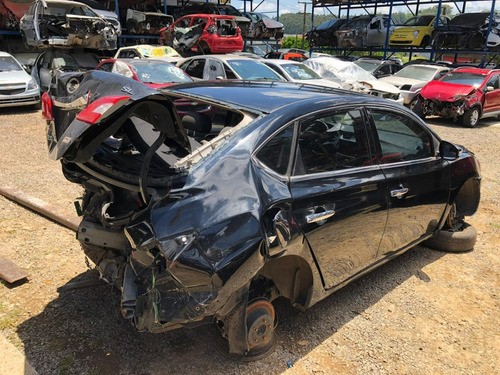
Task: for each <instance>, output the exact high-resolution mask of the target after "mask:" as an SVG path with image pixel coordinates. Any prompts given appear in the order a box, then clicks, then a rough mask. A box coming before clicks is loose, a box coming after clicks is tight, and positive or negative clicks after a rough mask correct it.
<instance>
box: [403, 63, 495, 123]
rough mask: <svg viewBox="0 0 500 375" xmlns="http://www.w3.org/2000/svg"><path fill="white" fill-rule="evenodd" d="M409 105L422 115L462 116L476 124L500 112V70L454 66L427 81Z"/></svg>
mask: <svg viewBox="0 0 500 375" xmlns="http://www.w3.org/2000/svg"><path fill="white" fill-rule="evenodd" d="M410 108H411V109H412V110H413V112H415V113H416V114H417V115H418V116H420V117H421V118H425V117H426V116H430V115H437V116H442V117H447V118H452V119H454V120H457V119H461V121H462V124H463V125H464V126H465V127H468V128H473V127H475V126H477V125H478V123H479V120H480V119H481V118H485V117H498V116H500V70H489V69H479V68H458V69H455V70H453V71H451V72H449V73H448V74H446V75H444V76H443V77H442V78H441V79H439V80H434V81H431V82H429V83H428V84H427V85H425V86H424V87H423V88H422V90H421V91H420V94H419V95H418V96H417V97H416V98H415V99H414V100H413V101H412V102H411V103H410Z"/></svg>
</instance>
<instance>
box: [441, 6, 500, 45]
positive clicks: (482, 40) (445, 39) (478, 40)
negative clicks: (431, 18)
mask: <svg viewBox="0 0 500 375" xmlns="http://www.w3.org/2000/svg"><path fill="white" fill-rule="evenodd" d="M489 21H490V13H463V14H459V15H457V16H455V17H454V18H452V19H451V20H450V21H449V22H448V24H447V25H446V26H440V27H438V28H436V29H434V32H433V35H432V36H433V39H432V47H433V48H436V49H468V50H479V49H483V48H484V47H485V44H486V41H488V47H489V48H490V49H498V48H499V47H500V36H498V34H500V16H498V15H494V16H493V23H492V25H491V33H490V34H491V36H489V35H488V28H489Z"/></svg>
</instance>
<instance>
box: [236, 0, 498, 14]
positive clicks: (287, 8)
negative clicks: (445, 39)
mask: <svg viewBox="0 0 500 375" xmlns="http://www.w3.org/2000/svg"><path fill="white" fill-rule="evenodd" d="M304 1H306V2H308V3H309V4H307V5H306V12H307V13H310V12H311V4H310V3H311V1H310V0H300V2H301V3H299V0H279V4H280V14H283V13H298V12H303V11H304V4H303V2H304ZM259 2H260V1H259V0H253V6H254V10H255V11H256V12H257V11H258V12H262V13H266V14H267V15H268V16H269V17H274V16H276V9H277V0H264V2H263V3H262V4H261V5H260V6H259V7H258V8H257V9H255V7H257V5H258V4H259ZM231 3H232V4H233V6H235V7H236V8H238V9H243V3H244V2H243V1H240V0H232V1H231ZM436 4H437V1H436ZM448 4H450V5H453V3H448ZM434 5H435V4H434ZM457 5H458V7H459V8H460V9H462V2H460V1H457ZM246 6H247V11H249V10H250V9H248V8H250V2H249V1H246ZM432 6H433V5H421V6H420V9H424V8H429V7H432ZM496 8H497V9H498V10H500V0H497V1H496ZM329 9H330V10H331V11H332V12H333V13H334V14H335V15H336V14H337V13H338V8H337V7H330V8H329ZM490 10H491V1H472V0H469V1H467V7H466V12H477V11H488V12H489V11H490ZM397 11H403V12H405V11H408V8H406V7H405V6H401V7H394V8H393V12H397ZM267 12H270V13H267ZM378 13H389V8H388V7H387V8H386V9H384V8H383V7H379V11H378ZM314 14H326V15H329V14H331V13H330V12H329V11H328V9H326V8H320V7H317V8H315V9H314ZM350 14H351V15H356V14H366V12H365V11H364V10H363V9H359V10H351V13H350Z"/></svg>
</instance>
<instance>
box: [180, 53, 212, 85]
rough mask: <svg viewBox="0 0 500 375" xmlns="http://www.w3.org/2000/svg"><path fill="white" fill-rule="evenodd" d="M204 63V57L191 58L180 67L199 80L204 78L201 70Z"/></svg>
mask: <svg viewBox="0 0 500 375" xmlns="http://www.w3.org/2000/svg"><path fill="white" fill-rule="evenodd" d="M205 63H206V60H205V59H204V58H201V59H198V58H193V59H192V60H189V61H187V62H185V63H183V64H182V65H181V66H180V68H181V69H182V70H184V71H185V72H186V73H187V74H188V75H189V76H191V77H192V78H193V79H194V80H195V81H196V80H197V81H199V80H202V79H204V77H203V72H204V68H205Z"/></svg>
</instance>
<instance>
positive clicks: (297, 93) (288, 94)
mask: <svg viewBox="0 0 500 375" xmlns="http://www.w3.org/2000/svg"><path fill="white" fill-rule="evenodd" d="M162 91H166V92H169V91H170V92H178V93H182V94H184V95H187V96H190V97H197V98H199V99H206V100H212V101H215V102H217V103H219V104H227V105H229V106H235V107H239V108H243V109H247V110H252V111H254V112H261V113H271V112H273V111H275V110H278V109H279V108H282V107H284V106H288V105H292V106H293V107H294V110H295V109H296V108H302V111H305V112H304V113H306V112H309V111H310V110H312V109H313V108H321V102H323V100H328V102H329V106H331V105H336V104H340V105H342V104H354V105H356V104H359V105H363V104H367V103H379V104H384V103H385V104H387V103H391V102H390V101H387V100H384V99H380V98H377V97H374V96H371V95H366V94H361V93H358V92H354V91H347V90H341V89H333V88H328V87H322V86H317V85H307V84H303V83H298V84H295V83H291V82H282V81H273V82H259V81H238V80H232V81H222V80H221V81H197V82H196V83H194V84H190V83H187V84H180V85H176V86H175V87H169V88H166V89H165V90H162ZM389 105H390V104H389ZM324 108H325V109H326V108H327V106H325V107H324Z"/></svg>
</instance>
